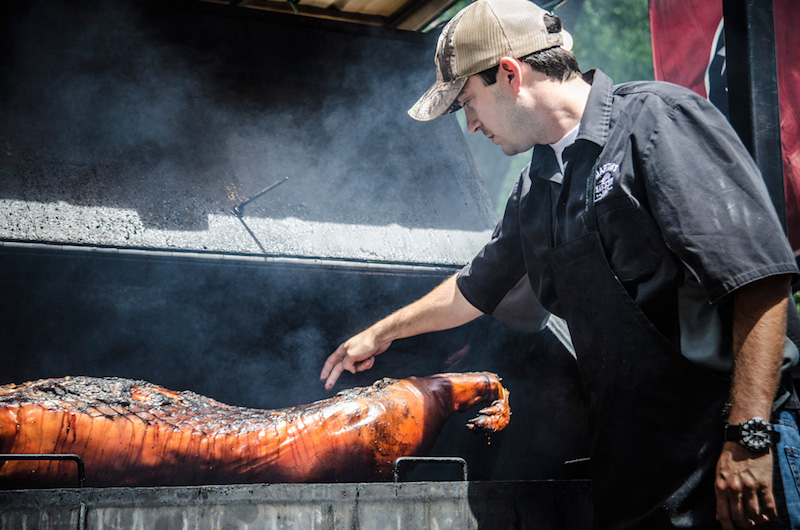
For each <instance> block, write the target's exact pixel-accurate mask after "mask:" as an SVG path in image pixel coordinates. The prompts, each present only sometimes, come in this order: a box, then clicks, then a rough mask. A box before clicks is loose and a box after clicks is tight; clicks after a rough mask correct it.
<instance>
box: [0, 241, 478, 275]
mask: <svg viewBox="0 0 800 530" xmlns="http://www.w3.org/2000/svg"><path fill="white" fill-rule="evenodd" d="M3 251H10V252H13V251H17V252H29V253H40V252H42V253H49V254H62V253H63V254H72V255H74V256H80V257H84V256H91V257H117V258H126V257H130V258H136V259H149V260H174V261H188V260H195V261H198V262H208V263H219V264H223V263H224V264H229V265H231V264H233V265H283V266H292V267H322V268H327V269H339V270H350V271H359V272H363V273H368V274H369V273H371V274H431V273H432V274H436V275H439V274H448V275H449V274H452V273H454V272H457V271H458V270H459V269H461V267H462V266H463V265H460V264H453V265H445V264H436V263H422V262H416V263H399V262H389V261H366V260H362V261H359V260H354V259H344V258H329V257H322V256H320V257H302V258H301V257H293V256H281V255H266V256H265V255H262V254H243V253H228V254H223V253H219V252H195V251H188V250H157V249H136V248H122V247H97V246H91V245H73V244H61V243H40V242H35V243H34V242H27V241H3V240H0V252H3Z"/></svg>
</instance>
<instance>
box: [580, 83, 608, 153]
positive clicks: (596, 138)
mask: <svg viewBox="0 0 800 530" xmlns="http://www.w3.org/2000/svg"><path fill="white" fill-rule="evenodd" d="M583 78H584V79H585V80H586V81H587V82H588V83H589V84H591V85H592V89H591V90H590V91H589V99H588V101H587V102H586V108H585V109H584V110H583V116H582V117H581V130H580V133H579V134H578V138H577V140H588V141H590V142H593V143H596V144H597V145H599V146H603V145H605V143H606V140H607V139H608V131H609V126H610V124H611V101H612V97H613V95H614V84H613V82H612V81H611V78H610V77H608V76H607V75H606V74H604V73H603V72H601V71H600V70H597V69H595V70H589V71H588V72H586V73H585V74H583Z"/></svg>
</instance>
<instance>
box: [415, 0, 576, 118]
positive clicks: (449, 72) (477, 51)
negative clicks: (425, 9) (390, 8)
mask: <svg viewBox="0 0 800 530" xmlns="http://www.w3.org/2000/svg"><path fill="white" fill-rule="evenodd" d="M545 14H547V11H545V10H544V9H542V8H541V7H539V6H537V5H536V4H534V3H533V2H529V1H528V0H477V1H476V2H474V3H472V4H470V5H468V6H467V7H465V8H464V9H462V10H461V11H459V12H458V13H457V14H456V16H455V17H453V18H452V19H451V20H450V22H448V23H447V25H446V26H445V27H444V29H442V33H441V35H439V41H438V43H437V45H436V59H435V62H436V82H435V83H434V84H433V85H432V86H431V87H430V88H429V89H428V91H427V92H425V94H423V95H422V97H421V98H419V100H418V101H417V102H416V103H415V104H414V106H413V107H411V108H410V109H409V111H408V114H409V116H411V117H412V118H414V119H415V120H419V121H430V120H432V119H434V118H437V117H439V116H442V115H444V114H449V113H451V112H454V111H456V110H458V105H457V104H455V103H454V102H455V99H456V98H457V97H458V94H459V93H460V92H461V89H462V88H464V84H465V83H466V82H467V78H468V77H469V76H471V75H474V74H477V73H479V72H482V71H484V70H486V69H487V68H491V67H493V66H496V65H498V64H499V63H500V59H502V58H503V57H515V58H520V57H525V56H526V55H530V54H531V53H534V52H537V51H539V50H546V49H548V48H553V47H556V46H563V47H565V48H567V49H569V48H570V47H571V45H572V38H571V37H570V36H569V34H568V33H567V32H566V31H563V30H562V31H561V32H560V33H549V32H548V31H547V28H546V26H545V22H544V16H545Z"/></svg>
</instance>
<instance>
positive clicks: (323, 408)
mask: <svg viewBox="0 0 800 530" xmlns="http://www.w3.org/2000/svg"><path fill="white" fill-rule="evenodd" d="M482 402H491V403H490V405H489V406H488V407H486V408H484V409H482V410H481V411H480V412H479V413H478V416H477V417H476V418H474V419H473V420H470V421H469V423H468V427H469V428H471V429H481V430H486V431H490V432H491V431H499V430H501V429H503V428H504V427H505V426H506V425H507V424H508V421H509V419H510V414H511V413H510V409H509V405H508V392H507V391H506V390H505V389H504V388H503V386H502V385H501V384H500V380H499V378H498V377H497V376H496V375H494V374H491V373H488V372H477V373H460V374H438V375H433V376H429V377H409V378H407V379H401V380H393V379H383V380H381V381H378V382H376V383H374V384H373V385H372V386H369V387H364V388H354V389H350V390H345V391H342V392H340V393H339V394H337V395H336V396H334V397H332V398H330V399H326V400H322V401H317V402H314V403H311V404H307V405H301V406H297V407H291V408H286V409H280V410H259V409H251V408H243V407H236V406H231V405H226V404H224V403H220V402H218V401H215V400H213V399H210V398H207V397H204V396H201V395H199V394H195V393H193V392H189V391H183V392H173V391H171V390H167V389H165V388H162V387H160V386H157V385H154V384H151V383H147V382H144V381H134V380H129V379H121V378H91V377H66V378H63V379H45V380H40V381H35V382H30V383H25V384H22V385H14V384H11V385H5V386H0V453H13V454H20V453H54V454H57V453H71V454H77V455H79V456H81V457H82V458H83V460H84V463H85V468H86V485H87V486H93V487H102V486H161V485H194V484H226V483H251V482H318V481H319V482H328V481H369V480H383V479H387V478H389V477H391V476H392V473H391V472H392V466H393V463H394V460H395V459H396V458H398V457H401V456H411V455H420V454H424V453H425V452H426V451H427V450H428V449H429V448H430V446H431V445H432V444H433V442H434V441H435V439H436V437H437V436H438V434H439V431H440V429H441V427H442V426H443V425H444V423H445V422H446V421H447V419H448V418H449V417H450V416H451V415H452V414H454V413H455V412H456V411H460V410H465V409H467V408H469V407H472V406H473V405H477V404H478V403H482ZM74 466H75V464H74V463H73V462H68V461H17V460H7V461H0V488H5V489H9V488H26V487H62V486H71V485H74V483H75V467H74Z"/></svg>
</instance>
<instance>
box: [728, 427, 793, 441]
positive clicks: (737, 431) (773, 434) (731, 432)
mask: <svg viewBox="0 0 800 530" xmlns="http://www.w3.org/2000/svg"><path fill="white" fill-rule="evenodd" d="M741 439H742V426H741V425H726V426H725V441H726V442H738V441H741ZM769 439H770V442H772V445H775V444H776V443H778V442H780V441H781V433H779V432H778V431H776V430H775V429H773V430H771V431H769Z"/></svg>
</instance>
